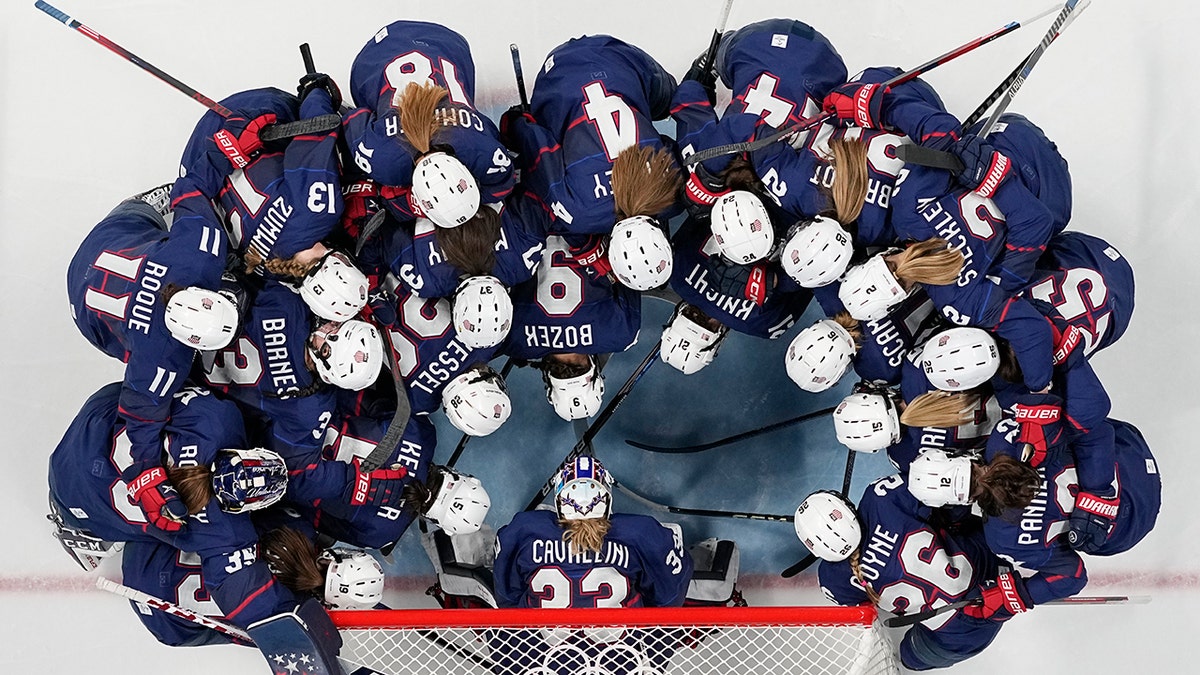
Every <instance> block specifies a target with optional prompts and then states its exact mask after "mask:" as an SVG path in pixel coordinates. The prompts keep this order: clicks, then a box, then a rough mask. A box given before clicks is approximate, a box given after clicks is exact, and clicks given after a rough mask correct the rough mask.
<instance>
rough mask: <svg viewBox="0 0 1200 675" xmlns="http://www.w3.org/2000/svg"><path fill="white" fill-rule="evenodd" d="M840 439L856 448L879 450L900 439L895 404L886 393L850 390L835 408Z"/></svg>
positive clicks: (859, 450)
mask: <svg viewBox="0 0 1200 675" xmlns="http://www.w3.org/2000/svg"><path fill="white" fill-rule="evenodd" d="M833 431H834V433H836V434H837V439H838V442H840V443H841V444H842V445H844V446H846V447H847V448H850V449H851V450H854V451H856V452H878V451H880V450H883V449H884V448H886V447H888V446H890V445H892V444H894V443H896V442H898V441H899V440H900V417H899V415H897V414H896V405H895V403H893V402H892V399H891V398H889V397H888V396H887V395H884V394H871V393H866V392H861V393H855V394H850V395H849V396H847V397H846V398H844V399H842V402H841V403H839V404H838V407H837V408H836V409H834V411H833Z"/></svg>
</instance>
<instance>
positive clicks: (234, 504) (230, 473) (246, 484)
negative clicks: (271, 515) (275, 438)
mask: <svg viewBox="0 0 1200 675" xmlns="http://www.w3.org/2000/svg"><path fill="white" fill-rule="evenodd" d="M287 480H288V470H287V465H286V464H284V462H283V457H281V456H280V455H279V453H277V452H274V451H272V450H267V449H265V448H252V449H249V450H238V449H226V450H220V451H218V452H217V459H216V461H215V462H213V465H212V485H213V492H214V493H215V494H216V497H217V502H218V503H220V504H221V510H222V511H225V512H228V513H242V512H244V511H257V510H259V509H265V508H267V507H268V506H271V505H273V504H275V503H276V502H278V501H279V500H280V499H283V495H284V493H285V492H287Z"/></svg>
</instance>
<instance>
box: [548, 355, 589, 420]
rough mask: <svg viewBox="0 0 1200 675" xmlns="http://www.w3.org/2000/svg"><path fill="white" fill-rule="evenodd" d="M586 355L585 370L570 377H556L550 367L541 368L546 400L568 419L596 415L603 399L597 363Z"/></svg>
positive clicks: (579, 418) (561, 415) (562, 416)
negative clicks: (586, 363) (551, 372)
mask: <svg viewBox="0 0 1200 675" xmlns="http://www.w3.org/2000/svg"><path fill="white" fill-rule="evenodd" d="M587 358H588V366H587V371H586V372H584V373H582V374H580V375H575V376H573V377H555V376H553V375H551V374H550V370H549V368H546V367H543V369H542V381H543V382H544V383H545V385H546V400H548V401H550V405H551V407H553V408H554V412H556V413H558V416H559V417H561V418H563V419H564V420H567V421H568V422H570V421H571V420H581V419H585V418H587V417H591V416H592V415H595V414H596V413H598V412H600V404H601V403H602V402H603V401H604V375H603V374H601V372H600V369H599V368H598V367H597V366H596V357H594V356H591V355H590V354H589V355H588V357H587Z"/></svg>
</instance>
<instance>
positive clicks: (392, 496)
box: [346, 457, 408, 506]
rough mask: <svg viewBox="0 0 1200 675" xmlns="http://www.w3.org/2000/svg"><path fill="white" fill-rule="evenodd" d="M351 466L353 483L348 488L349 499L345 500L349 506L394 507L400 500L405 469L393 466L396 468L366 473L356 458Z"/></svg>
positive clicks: (406, 472) (406, 473)
mask: <svg viewBox="0 0 1200 675" xmlns="http://www.w3.org/2000/svg"><path fill="white" fill-rule="evenodd" d="M352 466H353V467H354V483H353V484H352V485H350V486H348V490H349V499H347V500H346V501H348V502H349V503H350V505H351V506H363V505H364V504H370V505H371V506H385V505H386V506H394V505H395V502H396V501H397V500H399V499H400V493H401V491H402V490H403V489H404V484H405V482H406V481H405V480H404V478H405V477H406V476H408V470H407V469H405V468H404V467H402V466H399V465H396V464H393V465H392V466H393V467H396V468H380V469H375V470H374V471H370V472H367V471H363V468H362V465H361V464H360V462H359V459H358V458H357V457H355V458H354V463H353V465H352Z"/></svg>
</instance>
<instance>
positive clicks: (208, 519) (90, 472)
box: [49, 384, 295, 627]
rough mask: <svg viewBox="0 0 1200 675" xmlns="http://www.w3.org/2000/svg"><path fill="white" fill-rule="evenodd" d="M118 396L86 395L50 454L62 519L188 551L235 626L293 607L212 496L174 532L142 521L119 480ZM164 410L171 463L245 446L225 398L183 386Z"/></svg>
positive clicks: (247, 533)
mask: <svg viewBox="0 0 1200 675" xmlns="http://www.w3.org/2000/svg"><path fill="white" fill-rule="evenodd" d="M119 395H120V387H119V385H116V384H110V385H108V386H106V387H104V388H103V389H101V390H100V391H98V392H96V393H95V394H93V395H92V397H91V398H89V399H88V400H87V402H86V403H84V405H83V408H82V409H81V410H80V411H79V414H78V415H77V416H76V417H75V419H74V420H73V421H72V422H71V426H70V427H68V428H67V431H66V433H65V434H64V435H63V439H62V441H60V442H59V444H58V447H56V448H55V450H54V452H53V454H51V456H50V476H49V481H50V496H51V498H52V499H53V500H54V501H55V503H56V504H57V505H58V508H59V512H60V513H61V515H62V518H63V521H64V522H65V523H66V524H67V525H68V526H70V527H74V528H77V529H81V530H85V531H87V532H90V533H91V534H93V535H95V536H96V537H99V538H101V539H104V540H106V541H127V542H131V541H141V542H147V543H150V544H156V543H164V544H167V545H169V546H170V547H171V548H174V549H177V550H181V551H189V552H192V553H195V554H196V555H197V556H199V559H200V568H201V571H202V573H203V575H204V579H205V589H206V590H207V591H208V593H210V594H211V595H212V598H213V599H214V600H215V601H216V603H217V605H218V606H219V607H220V608H221V610H222V611H223V613H224V614H225V616H226V618H228V619H229V620H230V621H233V622H234V623H236V624H238V625H239V626H243V627H244V626H246V625H249V624H250V623H252V622H254V621H258V620H259V619H263V618H266V617H268V616H271V615H274V614H276V613H278V612H279V611H281V610H282V609H284V608H288V607H291V606H292V605H294V604H295V599H294V597H293V596H292V594H291V592H290V591H288V590H287V589H286V588H284V587H283V586H282V584H279V583H276V582H275V580H274V579H273V578H272V577H271V574H270V572H269V571H268V570H267V566H266V563H265V562H259V561H258V535H257V533H256V532H255V530H254V525H253V524H252V523H251V522H250V517H249V515H247V514H232V513H226V512H224V511H222V510H221V508H220V505H219V504H218V503H217V500H216V498H215V497H214V498H213V499H210V500H209V502H208V504H207V505H206V506H205V507H204V509H203V510H201V511H200V512H199V513H195V514H192V515H190V516H189V517H188V520H187V524H186V525H185V526H184V527H183V529H181V530H179V531H178V532H164V531H162V530H159V529H158V528H154V527H150V526H149V525H148V524H147V523H146V517H145V515H144V514H143V513H142V511H141V509H140V508H138V507H137V505H135V504H134V503H133V502H132V501H131V500H130V499H129V497H128V487H127V485H126V483H125V481H123V480H121V472H122V471H123V470H124V469H125V468H126V467H127V466H129V464H130V463H131V457H130V444H129V439H128V436H127V433H126V432H127V428H126V424H125V423H124V422H123V421H122V420H121V419H120V417H119V416H118V413H117V401H118V397H119ZM171 412H172V416H171V422H170V423H169V424H168V426H167V429H166V433H165V436H164V438H165V439H166V442H165V443H164V445H166V449H167V451H168V452H169V453H170V454H171V457H172V460H173V461H174V463H175V464H176V465H179V466H186V465H187V464H188V463H189V462H191V463H195V464H210V463H211V462H212V461H213V459H214V458H215V456H216V452H217V450H220V449H222V448H242V447H245V446H246V442H245V430H244V428H243V426H242V421H241V416H240V415H239V414H238V411H237V407H236V406H235V405H234V404H233V403H230V402H226V401H221V400H219V399H217V398H216V397H214V396H212V395H211V394H209V393H208V392H206V391H203V390H196V389H185V390H184V391H183V392H181V394H180V395H179V396H178V397H177V398H175V399H174V400H173V402H172V408H171ZM160 447H161V446H160ZM84 467H86V469H84ZM81 469H83V470H81Z"/></svg>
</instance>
